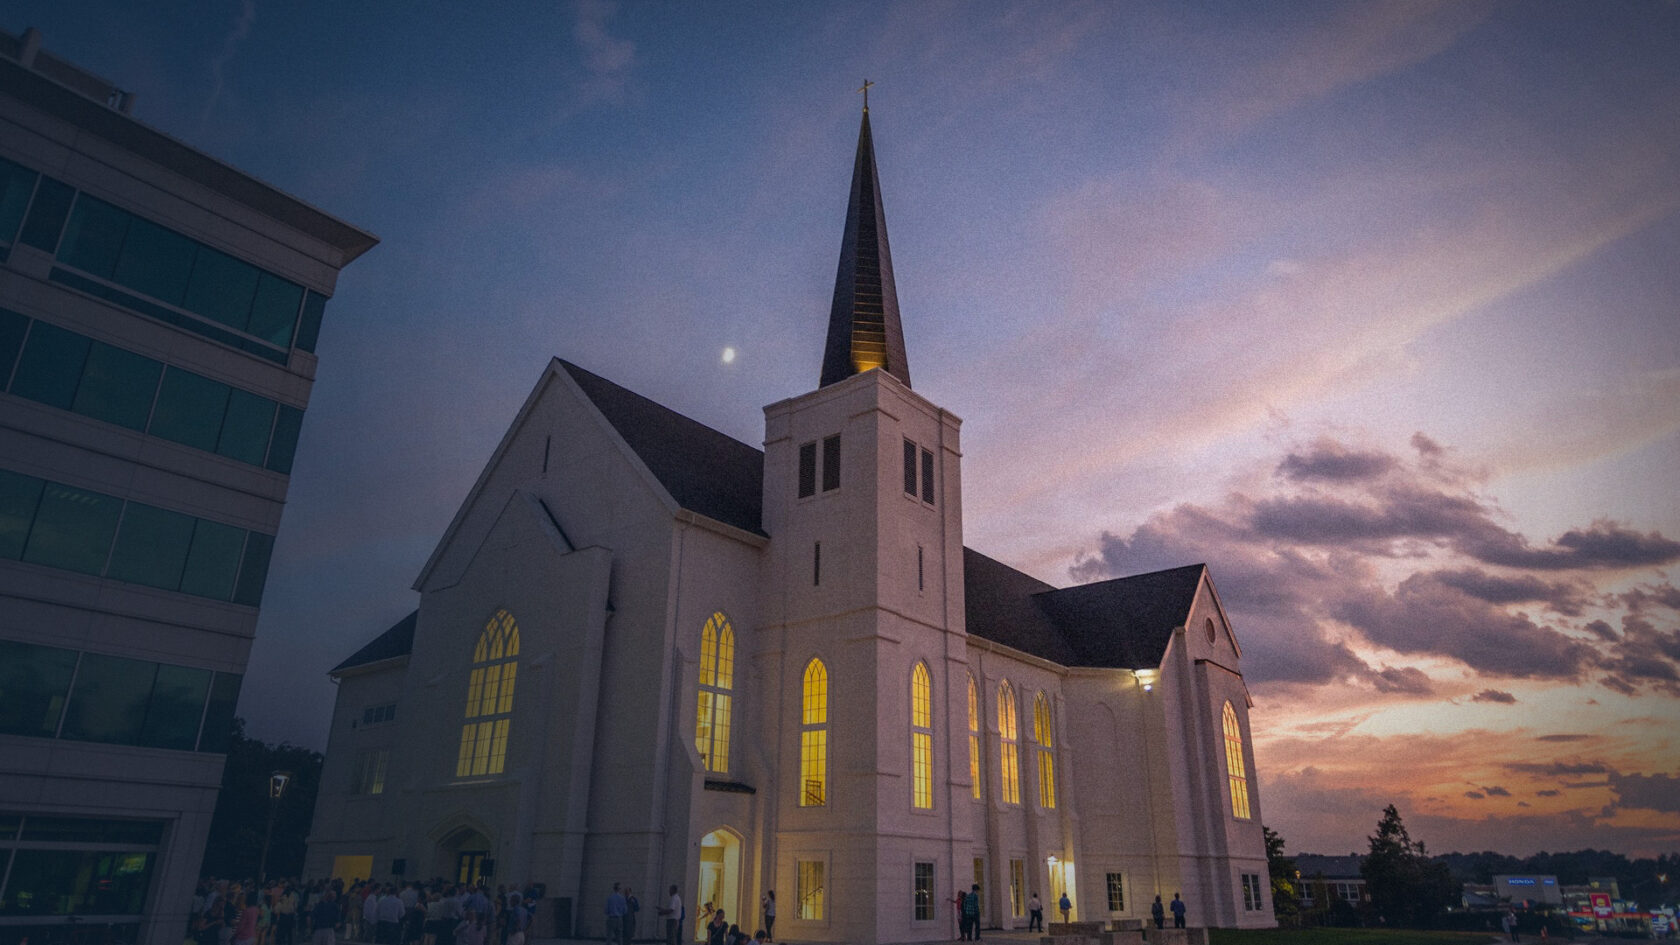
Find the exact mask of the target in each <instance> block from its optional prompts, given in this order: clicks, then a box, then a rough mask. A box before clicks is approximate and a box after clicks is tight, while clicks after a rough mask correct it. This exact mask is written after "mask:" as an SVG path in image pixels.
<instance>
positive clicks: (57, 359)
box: [12, 321, 92, 410]
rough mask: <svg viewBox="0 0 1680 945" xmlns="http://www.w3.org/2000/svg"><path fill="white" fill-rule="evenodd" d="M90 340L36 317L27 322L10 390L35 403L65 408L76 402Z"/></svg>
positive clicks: (67, 408)
mask: <svg viewBox="0 0 1680 945" xmlns="http://www.w3.org/2000/svg"><path fill="white" fill-rule="evenodd" d="M91 344H92V343H91V342H90V341H89V340H88V339H86V338H84V337H82V336H81V335H78V334H76V333H75V332H73V331H65V330H64V329H62V328H60V327H58V326H57V325H49V324H47V323H46V322H43V321H37V322H35V323H34V324H32V325H30V326H29V338H28V340H27V341H25V342H24V343H23V356H22V357H21V358H19V359H18V365H17V374H16V375H15V376H13V378H12V393H14V394H16V395H17V396H19V397H22V398H24V399H26V400H33V401H35V402H36V403H38V404H46V405H47V406H49V407H57V408H58V409H60V410H69V409H70V407H71V405H72V404H74V403H75V402H76V386H77V385H78V384H80V383H81V382H82V369H83V368H84V367H86V365H87V356H88V348H89V346H90V345H91Z"/></svg>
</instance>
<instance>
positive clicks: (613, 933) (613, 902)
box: [606, 883, 630, 945]
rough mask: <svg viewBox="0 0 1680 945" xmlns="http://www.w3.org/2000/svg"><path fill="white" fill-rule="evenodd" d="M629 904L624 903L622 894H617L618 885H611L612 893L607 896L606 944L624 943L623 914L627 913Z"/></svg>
mask: <svg viewBox="0 0 1680 945" xmlns="http://www.w3.org/2000/svg"><path fill="white" fill-rule="evenodd" d="M629 906H630V904H629V903H627V902H625V901H624V893H622V892H619V888H618V884H617V883H613V888H612V892H611V893H610V894H609V895H608V896H607V908H606V913H607V943H608V945H612V943H614V942H618V943H621V945H622V943H623V941H624V913H625V912H627V911H629Z"/></svg>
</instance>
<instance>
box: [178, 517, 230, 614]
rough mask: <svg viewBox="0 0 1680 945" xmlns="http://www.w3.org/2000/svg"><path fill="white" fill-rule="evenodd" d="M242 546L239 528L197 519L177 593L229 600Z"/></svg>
mask: <svg viewBox="0 0 1680 945" xmlns="http://www.w3.org/2000/svg"><path fill="white" fill-rule="evenodd" d="M244 545H245V530H244V529H243V528H235V527H233V526H232V525H223V524H221V523H220V522H211V521H207V520H205V519H202V518H201V519H199V520H198V521H197V522H196V523H195V524H194V526H193V535H192V545H191V546H190V548H189V550H188V551H187V561H186V566H185V568H184V569H183V571H182V573H181V590H182V591H183V592H185V593H187V594H196V595H198V596H199V597H212V598H215V599H216V600H228V599H230V598H231V597H233V581H234V578H235V577H236V576H238V574H239V555H240V551H241V549H243V547H244Z"/></svg>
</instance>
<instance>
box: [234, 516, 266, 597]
mask: <svg viewBox="0 0 1680 945" xmlns="http://www.w3.org/2000/svg"><path fill="white" fill-rule="evenodd" d="M273 554H274V536H272V535H264V534H263V533H261V532H250V533H249V534H248V535H247V536H246V538H245V555H244V557H243V558H242V559H241V560H240V562H239V583H237V584H235V585H234V588H233V602H234V603H236V604H249V605H250V606H252V607H256V606H257V605H259V604H261V603H262V594H263V585H264V584H266V583H268V562H269V558H270V556H272V555H273Z"/></svg>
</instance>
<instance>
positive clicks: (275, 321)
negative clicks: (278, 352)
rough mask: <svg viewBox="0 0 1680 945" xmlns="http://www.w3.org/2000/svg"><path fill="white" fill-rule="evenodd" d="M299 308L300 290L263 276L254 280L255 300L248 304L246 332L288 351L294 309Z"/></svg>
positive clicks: (296, 311)
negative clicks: (249, 313) (248, 315)
mask: <svg viewBox="0 0 1680 945" xmlns="http://www.w3.org/2000/svg"><path fill="white" fill-rule="evenodd" d="M302 304H303V286H300V285H298V284H296V283H293V282H287V281H286V280H285V279H282V278H280V277H279V276H276V275H274V274H272V273H267V272H265V273H263V274H262V276H261V278H259V279H258V280H257V297H256V300H255V301H254V302H252V303H251V324H250V326H249V327H248V328H246V331H248V332H250V333H251V334H253V335H256V336H257V337H258V338H261V339H262V340H264V341H266V342H269V343H270V344H275V345H279V346H280V347H282V348H289V347H291V344H292V329H293V327H294V326H296V325H297V318H298V307H299V306H301V305H302Z"/></svg>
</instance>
